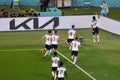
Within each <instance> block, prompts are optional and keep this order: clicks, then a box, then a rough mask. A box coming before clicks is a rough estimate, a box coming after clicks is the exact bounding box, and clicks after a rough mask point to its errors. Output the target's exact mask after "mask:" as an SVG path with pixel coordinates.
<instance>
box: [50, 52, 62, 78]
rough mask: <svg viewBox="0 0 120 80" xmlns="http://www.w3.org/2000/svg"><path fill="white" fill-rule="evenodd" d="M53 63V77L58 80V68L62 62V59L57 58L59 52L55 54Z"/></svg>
mask: <svg viewBox="0 0 120 80" xmlns="http://www.w3.org/2000/svg"><path fill="white" fill-rule="evenodd" d="M51 61H52V76H53V80H56V77H57V73H56V72H57V68H58V63H59V62H60V58H59V57H58V56H57V52H54V56H53V57H52V58H51Z"/></svg>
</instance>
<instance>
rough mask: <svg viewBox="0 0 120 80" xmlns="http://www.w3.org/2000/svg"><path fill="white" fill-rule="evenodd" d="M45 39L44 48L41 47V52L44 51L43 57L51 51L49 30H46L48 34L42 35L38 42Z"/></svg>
mask: <svg viewBox="0 0 120 80" xmlns="http://www.w3.org/2000/svg"><path fill="white" fill-rule="evenodd" d="M43 39H46V41H45V48H43V49H42V52H44V51H46V53H45V55H44V57H46V56H47V55H50V53H51V42H52V35H51V30H49V31H48V34H46V35H44V36H43V37H42V38H41V39H40V42H41V41H42V40H43Z"/></svg>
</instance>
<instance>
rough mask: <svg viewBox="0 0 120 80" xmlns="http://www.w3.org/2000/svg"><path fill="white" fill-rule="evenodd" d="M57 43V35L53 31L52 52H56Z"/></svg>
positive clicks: (55, 31)
mask: <svg viewBox="0 0 120 80" xmlns="http://www.w3.org/2000/svg"><path fill="white" fill-rule="evenodd" d="M58 43H59V35H58V34H57V30H53V34H52V50H53V51H54V52H56V50H57V47H58Z"/></svg>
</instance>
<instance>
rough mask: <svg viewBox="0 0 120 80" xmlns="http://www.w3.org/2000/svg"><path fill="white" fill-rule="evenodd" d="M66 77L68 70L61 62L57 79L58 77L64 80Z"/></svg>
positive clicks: (59, 79)
mask: <svg viewBox="0 0 120 80" xmlns="http://www.w3.org/2000/svg"><path fill="white" fill-rule="evenodd" d="M64 75H65V76H66V78H67V71H66V68H65V67H64V66H63V62H60V65H59V67H58V68H57V77H58V80H64Z"/></svg>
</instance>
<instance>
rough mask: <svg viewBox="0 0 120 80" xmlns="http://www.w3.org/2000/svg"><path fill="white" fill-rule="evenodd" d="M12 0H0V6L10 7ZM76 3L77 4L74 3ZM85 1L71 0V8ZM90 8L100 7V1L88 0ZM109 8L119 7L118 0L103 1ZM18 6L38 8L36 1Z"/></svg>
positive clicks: (24, 1) (21, 0)
mask: <svg viewBox="0 0 120 80" xmlns="http://www.w3.org/2000/svg"><path fill="white" fill-rule="evenodd" d="M11 1H12V0H0V5H10V4H11ZM76 1H77V3H76ZM84 1H85V0H72V5H73V6H84ZM88 1H90V2H91V6H97V7H98V6H100V5H101V1H102V0H88ZM105 1H106V3H107V5H108V6H109V7H120V0H105ZM20 5H25V6H39V3H38V0H20Z"/></svg>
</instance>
